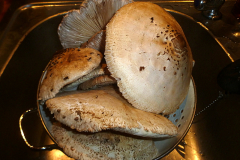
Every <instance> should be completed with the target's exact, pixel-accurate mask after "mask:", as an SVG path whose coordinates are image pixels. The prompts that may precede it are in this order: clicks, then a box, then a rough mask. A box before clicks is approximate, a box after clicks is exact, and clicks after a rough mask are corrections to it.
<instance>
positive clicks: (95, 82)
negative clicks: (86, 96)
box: [78, 75, 117, 90]
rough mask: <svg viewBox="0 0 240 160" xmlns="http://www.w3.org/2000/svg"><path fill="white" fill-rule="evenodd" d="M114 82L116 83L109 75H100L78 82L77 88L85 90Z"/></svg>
mask: <svg viewBox="0 0 240 160" xmlns="http://www.w3.org/2000/svg"><path fill="white" fill-rule="evenodd" d="M115 83H117V81H116V80H115V79H114V78H113V77H111V76H110V75H101V76H98V77H96V78H93V79H91V80H88V81H85V82H84V83H82V84H80V85H79V86H78V89H80V90H87V89H91V88H96V87H101V86H106V85H110V84H115Z"/></svg>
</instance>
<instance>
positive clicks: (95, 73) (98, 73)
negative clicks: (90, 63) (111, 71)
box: [61, 64, 108, 91]
mask: <svg viewBox="0 0 240 160" xmlns="http://www.w3.org/2000/svg"><path fill="white" fill-rule="evenodd" d="M106 67H107V66H106V64H101V65H99V66H98V67H97V68H96V69H94V70H93V71H91V72H90V73H88V74H87V75H85V76H83V77H80V78H79V79H77V80H76V81H74V82H72V83H70V84H68V85H66V86H64V87H63V88H62V89H61V90H62V91H69V90H74V89H75V88H77V87H78V85H79V84H81V83H83V82H85V81H88V80H90V79H92V78H95V77H98V76H101V75H104V74H105V73H108V72H107V71H106Z"/></svg>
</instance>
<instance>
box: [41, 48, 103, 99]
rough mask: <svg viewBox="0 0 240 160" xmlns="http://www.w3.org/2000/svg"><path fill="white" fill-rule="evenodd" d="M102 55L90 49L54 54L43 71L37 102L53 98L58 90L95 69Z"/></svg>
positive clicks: (71, 49)
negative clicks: (43, 75)
mask: <svg viewBox="0 0 240 160" xmlns="http://www.w3.org/2000/svg"><path fill="white" fill-rule="evenodd" d="M102 57H103V55H102V54H101V53H100V52H99V51H97V50H95V49H92V48H83V49H79V48H68V49H63V50H59V51H57V52H56V54H55V55H54V57H53V58H52V60H51V61H50V63H49V65H48V66H47V69H46V71H45V77H44V79H43V80H42V83H41V85H40V88H39V95H38V96H39V97H38V99H39V100H42V101H45V100H47V99H49V98H53V97H54V96H55V95H56V94H57V93H58V92H59V91H60V89H61V88H62V87H63V86H65V85H67V84H70V83H72V82H74V81H76V80H77V79H79V78H81V77H83V76H85V75H87V74H89V73H90V72H91V71H92V70H94V69H95V68H97V67H98V66H99V64H100V62H101V60H102Z"/></svg>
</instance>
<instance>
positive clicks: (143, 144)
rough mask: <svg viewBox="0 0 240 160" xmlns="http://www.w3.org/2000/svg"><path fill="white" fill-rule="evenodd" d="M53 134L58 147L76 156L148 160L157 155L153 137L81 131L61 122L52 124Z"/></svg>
mask: <svg viewBox="0 0 240 160" xmlns="http://www.w3.org/2000/svg"><path fill="white" fill-rule="evenodd" d="M51 133H52V135H53V137H54V139H55V140H56V141H57V143H58V145H59V147H61V148H62V149H63V151H64V152H65V153H66V154H67V155H69V156H70V157H72V158H74V159H81V160H87V159H88V160H89V159H91V160H93V159H98V160H123V159H137V160H146V159H153V158H156V157H157V155H158V150H157V148H156V146H155V144H154V142H153V140H152V139H139V138H135V137H133V136H126V135H121V134H117V133H112V132H98V133H94V134H86V133H79V132H74V131H73V130H71V129H69V128H66V127H65V126H63V125H58V124H53V126H52V130H51Z"/></svg>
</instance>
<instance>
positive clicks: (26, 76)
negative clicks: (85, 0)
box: [0, 1, 240, 160]
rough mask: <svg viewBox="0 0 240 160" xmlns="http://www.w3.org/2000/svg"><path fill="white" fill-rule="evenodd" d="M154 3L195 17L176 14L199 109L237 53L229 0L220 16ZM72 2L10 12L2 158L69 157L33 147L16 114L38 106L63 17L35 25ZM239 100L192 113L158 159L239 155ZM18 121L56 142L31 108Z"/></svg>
mask: <svg viewBox="0 0 240 160" xmlns="http://www.w3.org/2000/svg"><path fill="white" fill-rule="evenodd" d="M78 3H79V2H78ZM156 3H158V4H159V5H161V6H163V7H164V8H168V9H173V10H177V11H180V12H183V13H185V14H188V15H190V16H191V17H193V18H194V19H195V20H196V21H194V20H193V19H191V18H189V17H185V16H182V15H181V14H174V17H175V18H176V19H177V20H178V21H179V23H180V24H181V26H182V27H183V30H184V31H185V34H186V36H187V38H188V41H189V43H190V46H191V48H192V51H193V57H194V59H195V61H196V63H195V67H194V69H193V78H194V80H195V84H196V88H197V99H198V102H197V111H196V113H198V112H199V111H201V110H202V109H203V108H205V107H206V106H208V105H209V104H210V103H211V102H212V101H213V100H215V99H216V98H217V97H218V92H219V90H221V91H222V89H221V88H220V87H219V86H218V85H217V81H216V78H217V75H218V73H219V72H220V71H221V69H222V68H224V67H225V66H226V65H227V64H229V63H231V62H232V60H236V59H239V58H240V52H239V51H240V45H239V43H240V40H239V38H240V36H238V34H239V33H240V31H239V30H238V26H239V23H238V21H237V19H236V18H235V17H234V16H232V15H231V9H232V6H233V4H234V1H226V2H225V3H224V5H223V6H222V8H221V12H222V14H223V17H222V19H221V20H218V21H212V20H208V19H206V18H204V17H203V16H202V15H201V14H200V11H197V10H196V9H195V8H194V5H193V1H191V2H186V1H183V2H179V1H178V2H176V1H175V2H159V1H156ZM76 4H77V3H76V2H75V3H72V2H71V3H70V2H67V3H54V4H53V3H44V4H43V5H42V4H41V5H39V4H34V5H32V4H31V5H27V6H23V7H22V8H20V9H19V10H18V11H17V12H15V14H14V15H13V19H12V20H11V21H10V23H9V25H8V29H7V32H4V35H3V36H2V37H1V39H0V65H1V67H0V68H1V71H4V72H1V73H2V74H1V78H0V126H1V132H0V135H1V142H2V143H1V145H0V147H1V148H0V149H1V150H2V151H4V152H2V153H1V154H0V159H14V160H15V159H32V160H35V159H46V160H48V159H49V160H50V159H51V160H52V159H53V160H54V159H69V158H68V157H67V156H66V155H64V154H63V153H62V152H61V151H60V150H56V149H53V150H51V151H35V150H32V149H30V148H29V147H28V146H27V145H26V144H25V142H24V140H23V139H22V137H21V133H20V131H19V125H18V120H19V117H20V116H21V114H22V113H23V112H24V111H26V110H28V109H29V108H32V107H36V106H37V104H36V91H37V86H38V81H39V78H40V75H41V73H42V70H43V69H44V68H45V66H46V64H47V63H48V61H49V59H50V57H51V56H52V54H53V53H54V52H55V51H56V50H57V49H59V48H61V46H60V44H59V42H58V41H57V39H58V37H57V33H56V27H57V25H56V24H57V23H59V22H60V21H61V18H59V19H55V20H54V21H48V22H49V23H48V25H49V26H51V27H47V28H44V27H43V26H41V25H37V26H35V25H36V24H38V23H39V22H41V21H42V20H44V19H45V18H48V17H51V16H52V15H55V14H57V13H61V12H65V11H67V10H69V9H71V8H77V7H78V6H77V5H76ZM50 22H51V23H50ZM199 22H201V23H199ZM202 24H204V25H205V26H206V27H207V28H208V29H209V30H206V28H204V27H203V26H202ZM33 26H35V28H32V27H33ZM209 31H211V32H209ZM26 33H28V34H26ZM212 35H215V38H216V39H215V38H214V37H213V36H212ZM216 40H217V41H216ZM218 42H221V44H222V46H224V47H225V49H223V48H222V46H221V45H220V44H219V43H218ZM32 44H34V45H32ZM44 44H48V45H44ZM2 57H3V59H2ZM231 59H232V60H231ZM3 60H4V61H3ZM6 64H7V65H6ZM223 92H224V91H223ZM239 106H240V96H239V95H235V94H228V95H225V96H224V97H223V99H221V100H219V101H217V102H216V103H215V104H214V105H212V106H211V107H210V108H208V109H207V110H206V111H204V112H202V113H201V114H200V115H198V116H196V117H195V118H194V121H193V124H192V126H191V128H190V130H189V132H188V133H187V135H186V136H185V138H184V139H183V141H182V142H181V143H180V144H179V145H178V146H177V147H176V148H175V149H174V150H173V151H172V152H171V153H169V154H168V155H167V156H165V157H164V158H163V160H175V159H176V160H179V159H186V160H195V159H196V160H198V159H199V160H209V159H218V160H221V159H223V160H225V159H234V160H235V159H236V160H237V159H240V153H239V150H240V146H239V144H240V139H239V131H240V129H239V127H238V126H239V125H240V116H239V113H240V107H239ZM22 127H23V128H24V130H26V133H25V136H26V138H27V139H28V142H29V143H30V144H32V145H35V146H45V145H49V144H52V143H53V142H52V140H51V139H50V138H49V136H48V134H47V132H46V131H45V128H44V127H43V125H42V123H41V120H40V118H39V117H38V116H36V115H35V114H29V115H28V116H27V117H26V118H24V119H23V121H22ZM2 137H3V138H2ZM39 137H40V138H39Z"/></svg>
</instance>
